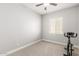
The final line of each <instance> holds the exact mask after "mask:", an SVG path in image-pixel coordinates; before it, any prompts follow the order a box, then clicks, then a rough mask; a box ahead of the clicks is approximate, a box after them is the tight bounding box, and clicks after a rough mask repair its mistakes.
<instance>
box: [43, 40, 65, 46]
mask: <svg viewBox="0 0 79 59" xmlns="http://www.w3.org/2000/svg"><path fill="white" fill-rule="evenodd" d="M42 40H44V41H47V42H51V43H56V44H60V45H66V43H61V42H57V41H52V40H48V39H42Z"/></svg>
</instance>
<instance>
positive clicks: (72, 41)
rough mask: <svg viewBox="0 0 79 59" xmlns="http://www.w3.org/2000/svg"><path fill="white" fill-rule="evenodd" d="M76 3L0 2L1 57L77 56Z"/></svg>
mask: <svg viewBox="0 0 79 59" xmlns="http://www.w3.org/2000/svg"><path fill="white" fill-rule="evenodd" d="M78 34H79V4H78V3H0V56H79V35H78Z"/></svg>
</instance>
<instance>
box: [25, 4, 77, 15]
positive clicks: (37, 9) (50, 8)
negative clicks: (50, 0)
mask: <svg viewBox="0 0 79 59" xmlns="http://www.w3.org/2000/svg"><path fill="white" fill-rule="evenodd" d="M37 4H39V3H24V5H25V6H26V7H28V8H30V9H32V10H33V11H35V12H37V13H39V14H46V11H45V10H44V7H45V6H44V5H41V6H39V7H36V6H35V5H37ZM57 4H58V5H57V6H52V5H48V6H47V13H51V12H54V11H57V10H61V9H64V8H69V7H73V6H76V5H78V3H57Z"/></svg>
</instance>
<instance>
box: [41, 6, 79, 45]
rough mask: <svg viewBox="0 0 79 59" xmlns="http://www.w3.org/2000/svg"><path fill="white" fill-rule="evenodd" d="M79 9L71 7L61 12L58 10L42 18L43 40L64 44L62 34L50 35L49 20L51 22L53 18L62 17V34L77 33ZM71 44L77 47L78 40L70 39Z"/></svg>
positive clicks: (65, 40) (65, 39) (64, 39)
mask: <svg viewBox="0 0 79 59" xmlns="http://www.w3.org/2000/svg"><path fill="white" fill-rule="evenodd" d="M78 15H79V7H71V8H67V9H63V10H59V11H56V12H53V13H50V14H47V15H44V16H43V37H42V38H43V39H47V40H52V41H57V42H61V43H66V42H67V38H65V37H64V36H63V34H57V35H54V34H50V33H49V28H50V20H53V18H54V17H63V32H76V33H79V31H78V28H79V27H78V25H79V22H78V20H79V17H78ZM72 42H73V43H74V44H76V45H79V40H78V39H75V40H74V39H72Z"/></svg>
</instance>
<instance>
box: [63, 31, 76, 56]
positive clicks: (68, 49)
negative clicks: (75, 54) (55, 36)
mask: <svg viewBox="0 0 79 59" xmlns="http://www.w3.org/2000/svg"><path fill="white" fill-rule="evenodd" d="M64 36H65V37H67V38H68V43H67V47H66V48H64V49H65V50H66V54H64V56H72V51H74V49H73V48H72V47H73V44H72V43H71V41H70V38H76V37H77V33H74V32H67V33H64Z"/></svg>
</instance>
